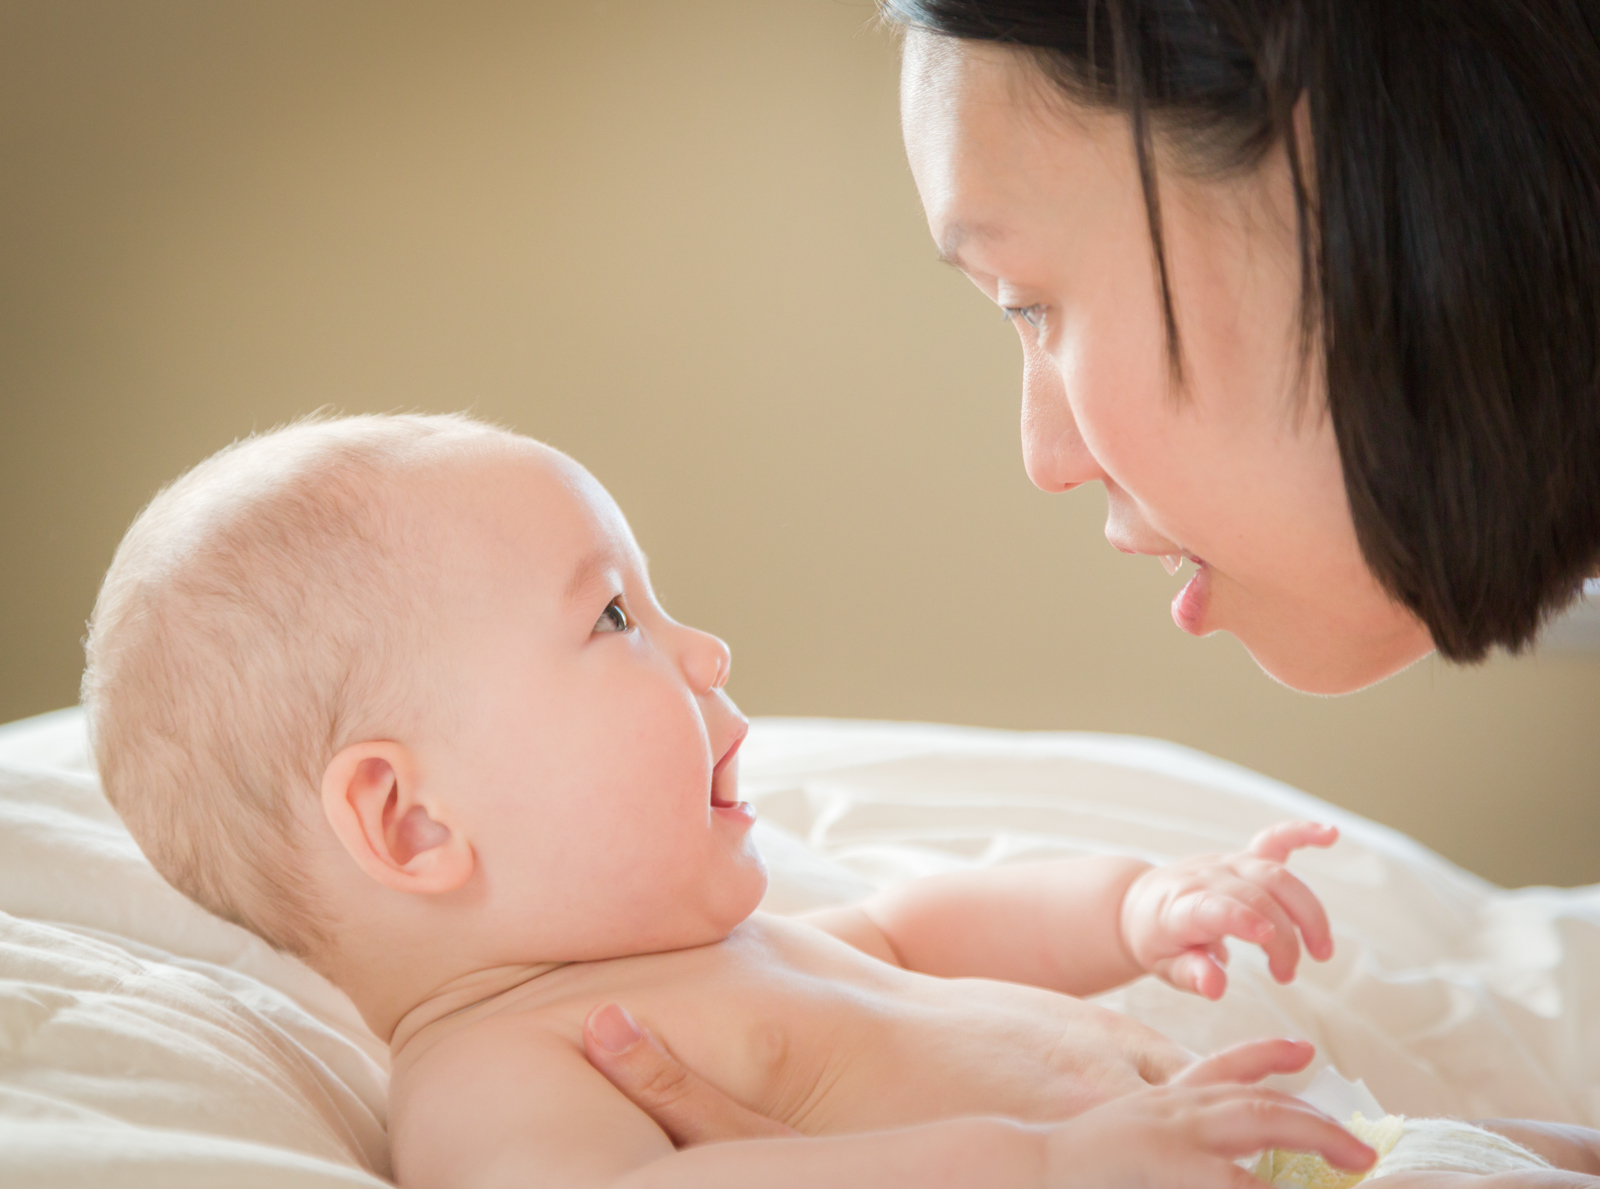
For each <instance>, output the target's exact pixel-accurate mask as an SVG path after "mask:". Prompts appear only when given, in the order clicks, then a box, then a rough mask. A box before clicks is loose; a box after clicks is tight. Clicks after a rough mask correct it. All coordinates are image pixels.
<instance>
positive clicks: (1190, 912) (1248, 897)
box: [1122, 822, 1339, 999]
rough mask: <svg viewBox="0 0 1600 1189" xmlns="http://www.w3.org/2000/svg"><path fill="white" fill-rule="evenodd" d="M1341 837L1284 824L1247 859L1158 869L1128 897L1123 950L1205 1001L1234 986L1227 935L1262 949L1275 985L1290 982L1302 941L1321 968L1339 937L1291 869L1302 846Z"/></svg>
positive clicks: (1255, 844)
mask: <svg viewBox="0 0 1600 1189" xmlns="http://www.w3.org/2000/svg"><path fill="white" fill-rule="evenodd" d="M1338 839H1339V831H1338V830H1337V829H1336V828H1335V827H1333V826H1323V825H1318V824H1317V823H1315V822H1285V823H1283V824H1282V825H1278V826H1270V827H1268V828H1267V829H1265V830H1263V831H1261V833H1259V834H1257V835H1256V836H1255V838H1254V839H1252V840H1251V842H1250V845H1249V847H1248V848H1246V849H1245V850H1244V851H1243V852H1242V853H1240V854H1235V855H1204V856H1202V857H1200V858H1198V859H1185V860H1183V861H1182V862H1180V863H1173V864H1172V865H1171V866H1169V867H1152V868H1151V869H1150V870H1149V871H1146V872H1145V873H1144V874H1143V875H1141V876H1140V877H1139V878H1138V879H1136V880H1135V881H1134V882H1133V886H1132V887H1130V888H1129V889H1128V894H1127V895H1126V896H1125V897H1124V898H1123V901H1122V944H1123V946H1124V947H1125V948H1126V949H1127V951H1128V953H1129V954H1130V955H1131V956H1132V958H1133V960H1134V961H1135V962H1137V963H1138V964H1139V966H1140V967H1141V968H1143V969H1144V970H1147V971H1149V972H1150V973H1152V974H1157V975H1160V976H1161V977H1162V978H1163V979H1165V980H1166V981H1167V982H1169V983H1171V984H1172V985H1173V986H1174V987H1177V988H1178V989H1179V990H1180V991H1193V992H1195V993H1196V994H1197V995H1204V996H1205V997H1206V998H1207V999H1220V998H1221V997H1222V992H1223V991H1224V990H1226V989H1227V986H1228V976H1227V974H1226V972H1225V971H1224V970H1223V967H1224V966H1225V965H1226V964H1227V961H1228V950H1227V946H1226V945H1225V944H1224V942H1223V938H1225V937H1237V938H1239V939H1240V940H1242V941H1250V942H1254V943H1255V944H1257V945H1259V946H1260V947H1261V948H1262V949H1264V950H1265V951H1266V952H1267V960H1268V964H1269V966H1270V967H1271V970H1272V977H1273V978H1275V979H1277V980H1278V981H1279V982H1280V983H1286V982H1288V981H1290V980H1291V979H1292V978H1294V969H1295V966H1296V964H1297V963H1298V962H1299V961H1300V940H1299V939H1300V938H1304V939H1305V946H1306V951H1307V952H1308V953H1309V954H1310V955H1311V956H1312V957H1313V958H1315V959H1317V960H1318V961H1319V962H1326V961H1327V960H1328V959H1329V958H1331V957H1332V956H1333V938H1332V936H1331V935H1330V934H1329V932H1328V915H1327V913H1325V912H1323V910H1322V904H1321V903H1320V902H1319V901H1318V900H1317V898H1316V896H1315V895H1313V894H1312V891H1311V889H1310V888H1308V887H1306V885H1305V884H1303V883H1301V882H1300V881H1299V880H1298V879H1296V878H1295V877H1294V876H1292V875H1290V874H1289V870H1288V868H1286V867H1285V866H1284V863H1285V861H1286V860H1287V859H1288V858H1289V855H1290V854H1291V853H1292V852H1294V851H1296V850H1298V849H1299V848H1301V847H1302V846H1332V845H1333V844H1334V843H1335V842H1337V841H1338ZM1296 930H1298V936H1297V935H1296Z"/></svg>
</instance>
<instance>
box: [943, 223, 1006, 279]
mask: <svg viewBox="0 0 1600 1189" xmlns="http://www.w3.org/2000/svg"><path fill="white" fill-rule="evenodd" d="M1004 234H1005V233H1004V231H1003V230H1002V229H1001V228H999V227H997V226H995V225H994V224H993V223H952V224H950V226H949V227H948V228H947V229H946V230H945V233H944V235H943V236H942V237H941V238H940V239H939V242H938V248H939V259H940V260H942V261H944V262H945V263H946V264H953V265H955V266H956V267H957V268H960V269H965V268H966V266H965V265H964V264H962V262H961V245H962V244H964V243H966V241H967V240H969V239H1001V238H1003V237H1004Z"/></svg>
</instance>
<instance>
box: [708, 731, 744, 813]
mask: <svg viewBox="0 0 1600 1189" xmlns="http://www.w3.org/2000/svg"><path fill="white" fill-rule="evenodd" d="M748 733H749V728H748V727H747V728H745V730H743V731H740V732H739V737H738V738H737V739H735V740H734V741H733V746H732V747H730V748H728V750H727V751H726V752H724V753H723V755H722V758H721V759H720V760H718V761H717V766H716V767H715V768H713V769H711V805H712V807H713V808H715V809H730V808H732V807H733V806H735V805H738V804H741V802H740V801H739V798H738V789H739V763H738V755H739V746H740V745H741V744H742V743H743V742H744V737H745V735H746V734H748Z"/></svg>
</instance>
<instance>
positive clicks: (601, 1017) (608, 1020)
mask: <svg viewBox="0 0 1600 1189" xmlns="http://www.w3.org/2000/svg"><path fill="white" fill-rule="evenodd" d="M589 1031H591V1032H592V1033H594V1038H595V1040H596V1042H598V1043H599V1045H600V1047H601V1048H602V1049H604V1050H605V1051H606V1052H608V1053H611V1054H613V1055H618V1054H622V1053H626V1052H627V1051H628V1050H629V1049H631V1048H633V1046H634V1045H636V1044H638V1043H639V1038H640V1036H641V1035H642V1034H641V1033H640V1031H639V1025H637V1024H635V1023H634V1022H633V1017H632V1016H630V1015H629V1014H628V1013H627V1012H625V1011H623V1010H622V1008H621V1007H619V1006H617V1005H616V1004H615V1003H608V1004H606V1005H605V1006H604V1007H602V1008H601V1009H600V1010H599V1011H597V1012H595V1013H594V1015H593V1016H591V1017H590V1019H589Z"/></svg>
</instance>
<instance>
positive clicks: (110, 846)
mask: <svg viewBox="0 0 1600 1189" xmlns="http://www.w3.org/2000/svg"><path fill="white" fill-rule="evenodd" d="M742 765H743V782H744V787H745V789H746V792H747V795H748V796H749V797H750V799H751V800H753V801H754V802H755V804H756V806H757V807H758V810H759V812H760V815H761V821H760V823H759V824H758V825H757V827H756V829H757V839H758V841H759V844H760V846H761V848H762V850H763V853H764V854H765V855H766V856H767V859H768V862H769V865H770V867H771V872H772V884H771V890H770V891H769V893H768V897H767V901H766V904H765V907H766V908H767V909H768V910H770V911H774V912H794V911H799V910H802V909H805V908H810V907H815V906H820V905H825V904H838V903H848V902H850V901H852V900H855V899H857V898H859V897H861V896H863V895H866V894H867V893H869V892H871V891H872V890H873V889H875V888H878V887H882V886H885V885H887V884H889V883H892V882H894V881H896V880H902V879H906V878H909V877H912V876H917V875H922V874H927V873H932V872H937V871H946V870H953V869H957V868H961V867H967V866H981V865H988V864H995V863H1009V862H1016V861H1024V860H1028V859H1033V858H1042V857H1047V856H1055V855H1070V854H1084V853H1104V852H1116V853H1128V854H1136V855H1139V856H1142V857H1145V858H1148V859H1151V860H1162V859H1167V858H1172V857H1177V856H1180V855H1186V854H1194V853H1198V852H1202V851H1207V850H1216V849H1221V848H1232V847H1238V846H1240V845H1242V844H1243V843H1244V842H1245V841H1246V840H1247V839H1248V838H1249V837H1250V836H1251V835H1252V834H1253V833H1254V832H1255V831H1256V830H1257V829H1259V828H1260V827H1262V826H1263V825H1266V824H1268V823H1270V822H1273V821H1277V820H1281V819H1282V818H1284V817H1286V816H1297V817H1302V816H1303V817H1315V818H1319V819H1321V820H1326V821H1331V822H1334V823H1335V824H1337V825H1339V826H1340V827H1341V828H1342V829H1343V830H1344V832H1345V838H1344V841H1342V842H1341V843H1340V844H1339V846H1338V847H1336V848H1335V849H1334V850H1332V851H1328V852H1313V853H1307V854H1304V855H1302V856H1298V857H1297V858H1296V859H1295V868H1296V870H1297V871H1299V872H1300V873H1301V874H1302V875H1303V876H1304V877H1305V878H1306V879H1307V881H1308V882H1310V883H1311V884H1312V886H1313V887H1314V888H1315V889H1316V890H1317V891H1318V893H1319V894H1320V895H1321V896H1322V897H1323V899H1324V901H1325V903H1326V904H1327V905H1328V908H1329V911H1330V915H1331V916H1332V919H1333V922H1334V931H1335V935H1336V938H1337V943H1338V951H1337V953H1336V955H1335V957H1334V959H1333V960H1332V961H1331V962H1329V963H1327V964H1325V965H1320V966H1319V965H1315V964H1313V965H1310V966H1309V967H1308V968H1307V969H1305V971H1304V973H1303V974H1302V976H1301V978H1300V979H1299V980H1298V981H1297V982H1296V983H1295V984H1293V985H1292V986H1289V987H1280V986H1278V985H1276V984H1275V983H1274V982H1273V981H1272V979H1271V977H1270V976H1269V975H1268V974H1267V972H1266V969H1265V964H1264V962H1262V961H1261V960H1260V959H1259V957H1258V955H1257V954H1256V953H1255V952H1253V951H1248V950H1245V949H1243V948H1242V947H1240V948H1238V949H1237V950H1236V955H1235V958H1234V961H1233V964H1232V967H1231V985H1230V989H1229V992H1228V994H1227V996H1226V997H1225V998H1224V999H1223V1000H1222V1002H1220V1003H1217V1004H1212V1003H1206V1002H1203V1001H1200V1000H1198V999H1195V998H1193V997H1190V996H1185V995H1181V994H1179V993H1177V992H1175V991H1172V990H1170V989H1168V988H1166V987H1164V986H1162V985H1160V984H1157V983H1155V982H1154V981H1152V980H1148V979H1147V980H1143V981H1141V982H1138V983H1135V984H1133V985H1131V986H1129V987H1126V988H1123V989H1121V990H1119V991H1116V992H1113V993H1112V994H1110V995H1107V996H1104V997H1103V999H1104V1001H1105V1002H1107V1003H1108V1004H1109V1005H1111V1006H1113V1007H1116V1008H1117V1009H1119V1010H1122V1011H1126V1012H1128V1013H1130V1014H1132V1015H1134V1016H1137V1017H1139V1018H1140V1019H1142V1020H1144V1021H1146V1022H1147V1023H1149V1024H1151V1025H1153V1026H1155V1027H1157V1028H1160V1029H1161V1030H1163V1031H1164V1032H1166V1033H1167V1034H1168V1035H1170V1036H1173V1037H1174V1038H1175V1039H1177V1040H1179V1041H1180V1042H1182V1043H1184V1044H1186V1045H1188V1046H1189V1047H1191V1048H1193V1049H1196V1050H1199V1051H1205V1050H1209V1049H1214V1048H1217V1047H1219V1046H1221V1045H1224V1044H1227V1043H1231V1042H1233V1041H1236V1040H1241V1039H1244V1038H1246V1037H1250V1036H1256V1035H1261V1034H1264V1033H1276V1034H1289V1035H1296V1036H1303V1037H1306V1038H1308V1039H1311V1040H1313V1041H1315V1042H1316V1044H1317V1045H1318V1049H1319V1055H1318V1066H1320V1065H1321V1064H1323V1063H1332V1064H1334V1065H1336V1066H1338V1067H1339V1068H1340V1069H1341V1070H1343V1071H1344V1072H1345V1073H1347V1074H1349V1075H1351V1076H1359V1077H1361V1078H1363V1079H1364V1080H1365V1081H1366V1083H1367V1085H1368V1086H1369V1087H1370V1088H1371V1089H1372V1091H1373V1092H1374V1093H1375V1094H1376V1096H1377V1098H1378V1099H1379V1101H1381V1102H1382V1103H1383V1105H1384V1106H1385V1107H1386V1108H1387V1109H1389V1110H1391V1111H1397V1112H1404V1113H1408V1114H1454V1115H1460V1116H1466V1117H1473V1116H1482V1115H1521V1116H1533V1117H1540V1118H1546V1119H1554V1120H1562V1121H1569V1122H1577V1123H1584V1124H1587V1125H1589V1126H1600V1073H1597V1071H1600V995H1597V994H1596V990H1595V987H1596V982H1595V975H1596V974H1597V973H1600V888H1582V889H1550V888H1528V889H1521V890H1517V891H1507V890H1504V889H1501V888H1497V887H1494V886H1493V885H1490V884H1488V883H1486V882H1484V881H1483V880H1480V879H1478V878H1476V877H1474V876H1472V875H1470V874H1468V873H1467V872H1464V871H1462V870H1460V869H1459V868H1457V867H1454V866H1452V865H1451V864H1450V863H1448V862H1446V861H1445V860H1444V859H1442V858H1440V857H1439V856H1438V855H1436V854H1433V853H1432V852H1430V851H1428V850H1426V849H1425V848H1423V847H1422V846H1420V845H1418V844H1417V843H1415V842H1413V841H1411V840H1410V839H1408V838H1406V837H1404V836H1402V835H1400V834H1397V833H1395V832H1393V831H1391V830H1388V829H1386V828H1384V827H1382V826H1379V825H1377V824H1375V823H1373V822H1370V821H1367V820H1365V819H1362V818H1359V817H1356V816H1354V815H1352V814H1349V813H1346V812H1343V811H1341V810H1339V809H1336V808H1334V807H1333V806H1331V805H1328V804H1326V803H1325V802H1321V801H1318V800H1316V799H1314V798H1312V797H1309V796H1306V795H1305V794H1302V793H1299V792H1296V791H1295V790H1293V789H1290V788H1287V787H1285V786H1283V785H1281V784H1278V783H1275V782H1273V781H1271V780H1267V779H1265V778H1263V777H1261V776H1259V775H1256V774H1254V773H1252V772H1249V771H1247V770H1244V769H1241V768H1238V767H1235V766H1233V765H1229V764H1226V763H1222V762H1220V761H1218V760H1215V759H1212V758H1210V757H1207V756H1204V755H1201V754H1199V753H1197V752H1193V751H1190V750H1187V749H1184V748H1180V747H1176V746H1174V745H1171V744H1167V743H1161V742H1157V741H1154V740H1148V739H1134V738H1125V737H1113V736H1101V735H1085V734H1070V733H1049V734H1041V733H1028V734H1022V733H1013V732H1003V731H990V730H976V729H969V728H957V727H947V726H930V725H919V724H895V723H872V722H855V721H821V720H781V719H765V720H759V719H758V720H757V721H756V722H755V724H754V725H753V727H752V730H751V734H750V738H749V741H748V742H747V744H746V745H745V750H744V752H743V759H742ZM1444 811H1448V810H1447V807H1441V812H1444ZM1314 1069H1315V1067H1314ZM1314 1069H1313V1071H1310V1072H1314ZM1307 1076H1309V1073H1308V1075H1303V1076H1302V1078H1301V1079H1299V1080H1300V1081H1303V1080H1304V1079H1305V1077H1307ZM1295 1084H1296V1083H1295V1082H1291V1083H1289V1085H1290V1086H1291V1087H1292V1086H1294V1085H1295ZM385 1086H386V1070H385V1050H384V1046H383V1045H382V1044H380V1043H379V1042H378V1041H377V1040H376V1038H374V1037H373V1036H372V1035H371V1034H370V1033H368V1032H367V1030H366V1029H365V1028H364V1027H363V1025H362V1023H361V1021H360V1019H359V1017H358V1016H357V1015H356V1012H355V1010H354V1008H353V1007H352V1005H351V1004H350V1002H349V1001H348V1000H347V999H345V997H344V996H343V995H341V994H340V993H339V992H338V991H337V990H335V989H334V988H333V987H331V986H330V985H329V984H327V983H326V982H324V981H323V980H322V979H321V978H319V977H318V976H317V975H316V974H315V973H313V972H312V971H311V970H309V969H308V968H306V967H305V966H303V965H302V964H300V963H298V962H296V961H294V960H292V959H290V958H287V957H284V956H283V955H280V954H277V953H275V952H273V951H272V950H271V949H270V948H269V947H267V946H266V945H265V944H263V943H262V942H260V941H259V940H257V939H256V938H254V937H253V936H251V935H250V934H248V933H246V932H244V931H243V930H240V929H237V928H235V927H234V926H232V925H229V924H226V923H224V922H222V921H219V920H217V919H215V918H213V917H211V916H209V915H207V914H206V913H205V912H203V911H202V910H200V909H199V908H197V907H195V906H193V905H191V904H190V903H189V902H188V901H186V900H184V899H183V898H182V897H181V896H179V895H178V894H177V893H176V892H174V891H173V890H172V889H170V888H169V887H167V886H166V885H165V884H164V883H163V882H162V881H161V879H160V877H159V876H157V875H156V874H155V872H154V870H153V869H151V867H150V866H149V865H148V864H147V863H146V862H145V861H144V858H143V857H142V856H141V855H140V853H139V851H138V849H137V848H136V847H135V846H134V844H133V841H132V840H131V839H130V838H129V837H128V835H127V833H126V832H125V831H124V830H123V829H122V827H121V824H120V823H119V822H118V821H117V819H116V817H115V815H114V814H113V813H112V812H111V810H110V808H109V806H108V805H107V804H106V802H105V800H104V798H103V797H102V796H101V794H100V791H99V788H98V785H97V783H96V780H95V776H94V772H93V767H92V764H91V763H90V761H89V758H88V755H87V748H86V745H85V740H84V734H83V721H82V716H81V714H80V713H79V712H78V711H76V710H65V711H60V712H57V713H55V714H49V715H44V716H41V717H38V718H34V719H28V720H25V721H22V722H18V723H13V724H10V725H9V726H4V727H0V1182H3V1183H6V1184H19V1185H20V1184H27V1185H30V1186H36V1187H40V1189H56V1187H59V1186H79V1185H82V1186H97V1187H98V1186H103V1185H107V1184H115V1185H118V1186H129V1187H140V1186H147V1185H148V1186H151V1187H157V1186H160V1187H162V1189H173V1187H176V1189H183V1187H185V1186H191V1185H192V1186H196V1187H199V1186H207V1187H210V1186H214V1185H219V1184H226V1185H229V1186H233V1187H239V1189H249V1187H252V1186H272V1187H274V1189H300V1187H302V1186H304V1187H311V1186H369V1187H375V1186H381V1185H384V1184H387V1181H386V1180H385V1179H384V1178H385V1176H386V1174H387V1172H388V1154H387V1143H386V1139H385V1135H384V1099H385Z"/></svg>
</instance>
